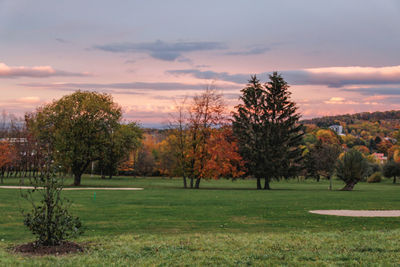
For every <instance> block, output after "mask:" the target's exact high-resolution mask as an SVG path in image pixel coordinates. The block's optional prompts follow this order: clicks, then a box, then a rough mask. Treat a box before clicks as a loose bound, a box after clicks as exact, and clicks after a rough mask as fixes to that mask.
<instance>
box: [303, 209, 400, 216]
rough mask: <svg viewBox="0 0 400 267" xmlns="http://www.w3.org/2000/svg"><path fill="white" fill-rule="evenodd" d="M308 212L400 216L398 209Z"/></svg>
mask: <svg viewBox="0 0 400 267" xmlns="http://www.w3.org/2000/svg"><path fill="white" fill-rule="evenodd" d="M310 212H311V213H315V214H322V215H335V216H348V217H400V210H310Z"/></svg>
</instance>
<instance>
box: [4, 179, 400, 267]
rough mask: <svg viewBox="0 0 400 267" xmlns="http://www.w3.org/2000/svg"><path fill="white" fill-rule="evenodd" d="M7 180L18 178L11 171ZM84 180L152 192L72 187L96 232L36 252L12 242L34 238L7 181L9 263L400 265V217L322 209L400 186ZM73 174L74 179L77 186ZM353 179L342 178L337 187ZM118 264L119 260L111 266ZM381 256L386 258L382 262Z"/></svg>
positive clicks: (371, 198) (399, 197)
mask: <svg viewBox="0 0 400 267" xmlns="http://www.w3.org/2000/svg"><path fill="white" fill-rule="evenodd" d="M5 182H6V184H18V181H17V180H16V179H8V180H7V179H6V180H5ZM82 182H83V186H107V187H143V188H145V190H143V191H101V190H98V191H96V198H95V199H94V193H95V191H93V190H87V191H86V190H85V191H66V192H65V193H64V194H65V196H67V197H68V198H69V199H71V200H72V201H73V203H74V204H73V206H72V211H73V213H74V214H76V215H78V216H79V217H81V219H82V221H83V223H84V225H85V227H86V233H85V234H84V235H83V236H82V237H80V238H79V239H78V240H77V241H78V242H84V243H88V245H87V246H88V250H87V251H86V252H85V253H83V254H81V255H75V256H64V257H60V258H55V257H42V258H33V259H32V258H29V260H28V259H26V258H24V257H22V256H20V255H13V254H10V253H8V248H9V247H11V246H13V245H14V244H19V243H23V242H27V241H31V240H32V236H31V235H30V234H29V232H27V231H26V229H25V228H24V226H23V225H22V217H21V215H20V209H21V208H24V207H27V205H26V203H25V202H24V200H22V199H21V198H20V197H19V190H18V189H17V190H10V189H0V214H1V215H0V240H1V241H0V266H1V265H16V264H22V265H29V264H32V265H35V266H37V265H40V264H43V265H44V266H47V265H53V266H54V265H57V264H59V265H71V266H76V265H77V264H78V265H92V266H98V265H104V266H107V265H109V264H111V265H112V264H116V265H124V264H125V265H129V264H131V265H133V264H135V263H136V264H138V265H161V266H162V265H164V266H168V265H178V266H182V265H185V263H187V264H189V265H207V264H208V265H231V266H237V265H257V264H258V265H265V264H268V263H269V264H274V265H279V264H288V265H303V264H310V263H313V264H315V265H321V264H322V263H326V264H327V265H329V264H331V265H342V264H348V265H368V264H373V263H379V264H382V265H387V264H400V254H399V253H398V252H399V251H400V250H399V249H398V248H397V247H398V246H397V243H398V241H399V240H400V224H399V222H400V219H399V218H352V217H337V216H324V215H316V214H310V213H308V210H312V209H400V194H399V193H400V185H392V184H391V183H390V181H389V180H386V181H385V182H383V183H380V184H366V183H360V184H358V185H356V187H355V190H354V191H353V192H341V191H328V190H327V188H328V183H327V182H326V181H323V182H320V183H317V182H314V181H302V182H297V181H289V182H286V181H282V182H279V183H277V182H275V183H272V185H271V186H272V188H273V190H271V191H263V190H262V191H258V190H254V188H255V181H252V180H250V181H249V180H238V181H235V182H232V181H229V180H221V181H204V182H202V184H201V187H202V189H200V190H184V189H181V188H180V187H181V185H182V182H181V180H180V179H169V178H164V179H162V178H122V177H117V178H115V179H113V180H111V181H110V180H101V179H99V178H98V177H95V178H90V177H84V178H83V180H82ZM71 183H72V180H68V181H67V184H71ZM342 186H343V185H342V184H341V183H340V182H339V181H335V189H339V188H341V187H342ZM107 263H109V264H107ZM379 264H378V265H379Z"/></svg>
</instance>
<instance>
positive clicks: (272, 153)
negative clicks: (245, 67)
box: [233, 72, 304, 189]
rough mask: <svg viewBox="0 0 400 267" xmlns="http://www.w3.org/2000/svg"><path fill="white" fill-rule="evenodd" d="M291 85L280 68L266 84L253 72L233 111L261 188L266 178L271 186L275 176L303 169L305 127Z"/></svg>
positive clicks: (246, 156)
mask: <svg viewBox="0 0 400 267" xmlns="http://www.w3.org/2000/svg"><path fill="white" fill-rule="evenodd" d="M288 89H289V86H288V84H287V83H286V82H285V80H284V79H283V78H282V77H281V75H280V74H278V73H277V72H274V73H273V74H272V75H270V76H269V81H268V82H267V83H265V84H261V83H260V81H259V80H258V79H257V77H256V76H252V77H251V79H250V80H249V83H248V84H247V87H245V88H244V89H242V90H241V92H242V96H241V97H240V100H241V102H242V103H240V104H239V105H238V106H236V111H235V112H234V113H233V129H234V133H235V135H236V136H237V138H238V140H239V150H240V152H241V155H242V157H243V159H244V160H245V161H246V162H247V169H248V171H249V174H250V175H253V176H254V177H256V178H257V189H261V188H262V186H261V179H262V178H264V180H265V184H264V189H270V185H269V183H270V181H271V180H272V179H281V178H289V177H293V176H296V175H298V172H299V169H300V167H299V166H300V160H301V157H302V149H301V148H300V144H301V141H302V136H303V134H304V131H303V126H302V125H301V124H299V118H300V115H299V114H298V113H297V107H296V104H295V103H294V102H292V101H291V99H290V95H291V93H290V92H289V90H288Z"/></svg>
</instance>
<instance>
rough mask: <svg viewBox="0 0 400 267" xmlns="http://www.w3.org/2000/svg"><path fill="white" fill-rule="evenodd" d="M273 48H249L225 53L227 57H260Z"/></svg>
mask: <svg viewBox="0 0 400 267" xmlns="http://www.w3.org/2000/svg"><path fill="white" fill-rule="evenodd" d="M270 50H271V48H269V47H253V48H249V49H248V50H243V51H231V52H227V53H225V55H229V56H251V55H260V54H264V53H266V52H268V51H270Z"/></svg>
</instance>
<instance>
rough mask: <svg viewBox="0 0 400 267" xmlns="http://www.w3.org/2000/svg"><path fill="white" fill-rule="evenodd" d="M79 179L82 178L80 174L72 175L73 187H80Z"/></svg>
mask: <svg viewBox="0 0 400 267" xmlns="http://www.w3.org/2000/svg"><path fill="white" fill-rule="evenodd" d="M81 177H82V174H78V173H75V174H74V185H75V186H79V185H81Z"/></svg>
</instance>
